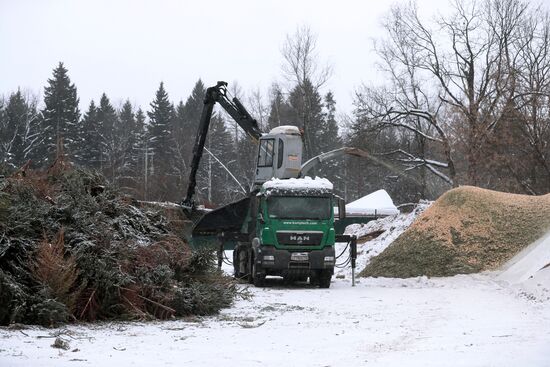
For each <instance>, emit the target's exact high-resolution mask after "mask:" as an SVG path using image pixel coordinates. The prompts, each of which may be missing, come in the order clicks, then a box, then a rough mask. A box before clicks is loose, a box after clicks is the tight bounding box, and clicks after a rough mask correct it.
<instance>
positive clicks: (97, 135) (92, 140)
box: [77, 100, 103, 169]
mask: <svg viewBox="0 0 550 367" xmlns="http://www.w3.org/2000/svg"><path fill="white" fill-rule="evenodd" d="M101 130H102V127H101V122H100V121H99V116H98V108H97V107H96V105H95V102H94V101H93V100H92V101H91V102H90V106H89V107H88V111H86V113H85V114H84V117H83V119H82V121H81V123H80V133H79V138H80V144H79V146H80V149H79V150H78V154H77V158H78V160H77V162H79V163H80V164H81V165H82V166H85V167H90V168H93V169H100V167H101V153H102V151H103V139H102V137H101Z"/></svg>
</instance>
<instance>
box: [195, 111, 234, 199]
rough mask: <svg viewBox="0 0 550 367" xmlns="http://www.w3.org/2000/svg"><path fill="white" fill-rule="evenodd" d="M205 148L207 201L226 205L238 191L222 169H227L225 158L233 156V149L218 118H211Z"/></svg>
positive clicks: (222, 121)
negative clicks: (206, 150)
mask: <svg viewBox="0 0 550 367" xmlns="http://www.w3.org/2000/svg"><path fill="white" fill-rule="evenodd" d="M206 146H207V149H208V151H209V152H210V153H208V152H205V155H204V157H205V158H206V160H205V162H204V163H203V167H204V168H205V171H206V174H207V186H206V187H207V191H206V193H207V198H208V201H209V202H210V203H213V204H216V205H219V204H223V203H228V202H230V201H232V199H234V198H235V192H237V193H239V191H238V190H237V184H236V182H234V180H233V179H232V178H231V176H230V175H229V173H228V172H227V171H226V168H224V167H223V166H225V167H227V168H229V167H228V165H229V164H228V163H229V162H228V159H227V157H231V156H232V155H233V149H234V147H233V144H232V139H231V135H230V134H229V132H228V131H227V127H226V125H225V122H224V120H223V118H221V117H220V116H213V117H212V121H211V123H210V132H209V134H208V138H207V141H206ZM214 157H215V158H214ZM216 158H217V160H216ZM218 160H219V162H218ZM222 164H223V166H222Z"/></svg>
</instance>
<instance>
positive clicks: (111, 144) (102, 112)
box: [97, 93, 120, 182]
mask: <svg viewBox="0 0 550 367" xmlns="http://www.w3.org/2000/svg"><path fill="white" fill-rule="evenodd" d="M97 120H98V124H99V127H100V138H101V156H100V168H101V169H102V170H103V172H104V173H105V174H107V175H108V177H110V178H111V180H112V181H113V182H114V180H115V174H116V169H117V159H118V150H119V147H120V141H119V139H118V136H117V128H118V116H117V113H116V110H115V108H114V107H113V105H112V104H111V101H110V100H109V98H108V97H107V95H106V94H105V93H103V94H102V95H101V99H100V100H99V108H98V110H97Z"/></svg>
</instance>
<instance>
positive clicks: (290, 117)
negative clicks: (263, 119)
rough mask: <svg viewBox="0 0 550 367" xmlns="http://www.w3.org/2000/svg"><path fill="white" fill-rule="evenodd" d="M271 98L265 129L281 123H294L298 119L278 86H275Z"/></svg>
mask: <svg viewBox="0 0 550 367" xmlns="http://www.w3.org/2000/svg"><path fill="white" fill-rule="evenodd" d="M272 94H273V96H272V100H271V108H270V111H269V117H268V119H267V130H268V131H269V130H271V129H273V128H274V127H277V126H281V125H296V124H297V123H298V119H297V116H296V113H295V112H294V111H293V110H292V106H290V104H289V103H288V102H287V101H286V99H285V98H284V95H283V93H282V91H281V90H280V88H278V87H275V89H274V91H273V93H272Z"/></svg>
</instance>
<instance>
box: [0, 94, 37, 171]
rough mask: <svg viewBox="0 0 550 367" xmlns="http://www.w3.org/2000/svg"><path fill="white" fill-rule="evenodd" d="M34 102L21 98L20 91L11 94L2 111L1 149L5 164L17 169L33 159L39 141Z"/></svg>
mask: <svg viewBox="0 0 550 367" xmlns="http://www.w3.org/2000/svg"><path fill="white" fill-rule="evenodd" d="M38 123H39V120H38V118H37V113H36V102H34V101H32V100H31V99H29V98H26V97H25V96H23V94H22V93H21V91H20V90H17V92H15V93H12V94H11V95H10V97H9V99H8V102H7V105H6V107H5V110H4V123H3V128H1V130H2V133H1V134H0V135H1V138H0V145H1V147H2V148H1V149H2V150H3V152H4V154H5V163H6V164H7V165H8V166H10V167H12V168H17V167H19V166H21V165H23V164H24V163H25V162H26V161H27V160H29V159H31V158H33V156H32V154H33V150H34V148H36V145H37V143H38V142H39V141H40V133H39V126H38Z"/></svg>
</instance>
